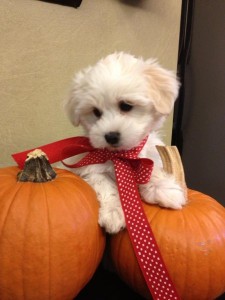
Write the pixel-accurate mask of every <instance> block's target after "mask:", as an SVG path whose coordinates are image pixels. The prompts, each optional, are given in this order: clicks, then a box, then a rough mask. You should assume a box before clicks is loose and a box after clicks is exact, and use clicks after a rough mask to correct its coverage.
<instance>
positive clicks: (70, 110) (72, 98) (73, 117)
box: [63, 67, 90, 126]
mask: <svg viewBox="0 0 225 300" xmlns="http://www.w3.org/2000/svg"><path fill="white" fill-rule="evenodd" d="M89 69H90V68H89V67H88V68H86V69H84V70H83V71H80V72H78V73H77V74H76V75H75V77H74V79H73V82H72V86H71V90H70V92H69V95H68V97H67V98H66V99H65V101H64V104H63V106H64V110H65V112H66V114H67V116H68V117H69V119H70V121H71V122H72V124H73V125H74V126H78V125H79V123H80V117H79V116H80V111H79V107H80V105H79V104H80V102H81V100H80V98H82V97H81V96H80V94H81V92H82V90H83V88H84V85H85V82H84V81H85V80H84V79H85V75H86V74H87V72H88V71H89Z"/></svg>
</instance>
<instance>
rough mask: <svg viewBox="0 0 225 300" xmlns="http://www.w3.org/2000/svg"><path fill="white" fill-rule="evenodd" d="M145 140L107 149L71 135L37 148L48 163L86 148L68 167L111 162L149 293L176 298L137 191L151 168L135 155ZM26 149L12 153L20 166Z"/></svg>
mask: <svg viewBox="0 0 225 300" xmlns="http://www.w3.org/2000/svg"><path fill="white" fill-rule="evenodd" d="M146 141H147V137H146V138H145V139H144V140H143V141H142V142H141V143H140V145H139V146H137V147H135V148H133V149H131V150H126V151H125V150H122V151H109V150H107V149H95V148H93V147H92V146H91V144H90V142H89V140H88V138H86V137H74V138H69V139H65V140H62V141H58V142H55V143H52V144H49V145H45V146H42V147H39V148H40V149H42V151H44V152H45V153H46V154H47V156H48V158H49V161H50V163H54V162H57V161H62V160H64V159H66V158H69V157H71V156H74V155H77V154H81V153H85V152H89V153H88V154H87V155H86V156H85V157H84V158H83V159H81V160H80V161H79V162H78V163H75V164H72V165H68V164H66V163H64V164H65V165H66V166H67V167H71V168H77V167H83V166H86V165H89V164H99V163H105V162H106V161H108V160H111V161H112V162H113V164H114V168H115V175H116V180H117V186H118V190H119V195H120V200H121V205H122V208H123V212H124V215H125V220H126V225H127V230H128V233H129V236H130V239H131V242H132V245H133V248H134V252H135V255H136V257H137V260H138V263H139V266H140V268H141V271H142V274H143V276H144V279H145V281H146V284H147V286H148V288H149V290H150V292H151V294H152V297H153V299H155V300H156V299H157V300H171V299H172V300H178V299H180V298H179V296H178V294H177V292H176V289H175V287H174V285H173V282H172V280H171V279H170V276H169V273H168V271H167V268H166V266H165V264H164V261H163V258H162V256H161V254H160V250H159V247H158V245H157V242H156V240H155V237H154V234H153V232H152V229H151V227H150V224H149V222H148V220H147V217H146V215H145V212H144V210H143V207H142V202H141V199H140V196H139V192H138V186H137V185H138V184H144V183H147V182H148V181H149V180H150V177H151V172H152V169H153V162H152V161H151V160H150V159H147V158H139V157H138V155H139V153H140V151H141V150H142V148H143V147H144V145H145V143H146ZM59 149H62V150H59ZM30 151H31V150H29V151H25V152H22V153H18V154H14V155H13V158H14V159H15V161H16V162H17V163H18V165H19V167H20V168H23V164H24V161H25V159H26V156H27V153H29V152H30Z"/></svg>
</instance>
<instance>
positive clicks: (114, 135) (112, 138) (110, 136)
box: [105, 131, 120, 146]
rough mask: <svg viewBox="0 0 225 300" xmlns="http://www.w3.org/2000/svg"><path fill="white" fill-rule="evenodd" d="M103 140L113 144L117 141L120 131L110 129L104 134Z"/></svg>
mask: <svg viewBox="0 0 225 300" xmlns="http://www.w3.org/2000/svg"><path fill="white" fill-rule="evenodd" d="M105 140H106V142H107V143H108V144H110V145H113V146H115V145H116V144H118V143H119V140H120V133H119V132H117V131H111V132H108V133H106V134H105Z"/></svg>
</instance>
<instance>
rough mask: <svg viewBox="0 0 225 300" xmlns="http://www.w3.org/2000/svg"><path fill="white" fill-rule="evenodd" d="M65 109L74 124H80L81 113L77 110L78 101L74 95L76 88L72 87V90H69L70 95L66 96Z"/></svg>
mask: <svg viewBox="0 0 225 300" xmlns="http://www.w3.org/2000/svg"><path fill="white" fill-rule="evenodd" d="M63 106H64V110H65V112H66V114H67V116H68V117H69V119H70V121H71V122H72V124H73V125H74V126H78V125H79V123H80V120H79V115H78V112H77V108H76V106H77V101H76V97H75V95H74V90H73V89H71V91H70V92H69V95H68V97H67V98H66V100H65V101H64V105H63Z"/></svg>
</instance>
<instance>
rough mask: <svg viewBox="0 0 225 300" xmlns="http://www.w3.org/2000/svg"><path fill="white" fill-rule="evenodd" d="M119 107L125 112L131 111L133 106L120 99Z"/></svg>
mask: <svg viewBox="0 0 225 300" xmlns="http://www.w3.org/2000/svg"><path fill="white" fill-rule="evenodd" d="M119 108H120V110H121V111H124V112H127V111H131V110H132V108H133V105H131V104H128V103H126V102H125V101H120V102H119Z"/></svg>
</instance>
